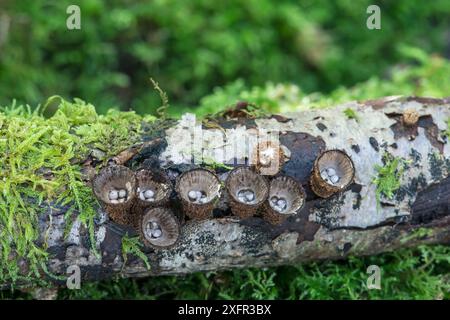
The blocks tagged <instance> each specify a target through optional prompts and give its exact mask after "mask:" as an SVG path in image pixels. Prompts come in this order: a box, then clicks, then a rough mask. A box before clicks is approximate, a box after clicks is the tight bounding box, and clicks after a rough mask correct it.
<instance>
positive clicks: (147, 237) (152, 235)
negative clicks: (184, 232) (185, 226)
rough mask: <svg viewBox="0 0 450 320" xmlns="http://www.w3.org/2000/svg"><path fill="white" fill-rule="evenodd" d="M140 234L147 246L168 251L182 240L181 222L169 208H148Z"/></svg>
mask: <svg viewBox="0 0 450 320" xmlns="http://www.w3.org/2000/svg"><path fill="white" fill-rule="evenodd" d="M139 233H140V236H141V239H142V241H143V243H144V244H145V245H146V246H150V247H153V248H155V249H167V248H170V247H173V246H174V245H175V244H176V243H177V241H178V239H179V238H180V233H181V228H180V222H179V221H178V219H177V217H176V216H175V215H174V214H173V212H172V211H171V210H170V209H168V208H161V207H159V208H148V209H147V210H146V211H145V212H144V214H143V215H142V218H141V223H140V229H139Z"/></svg>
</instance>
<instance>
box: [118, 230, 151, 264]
mask: <svg viewBox="0 0 450 320" xmlns="http://www.w3.org/2000/svg"><path fill="white" fill-rule="evenodd" d="M141 248H142V243H140V242H139V237H132V238H130V237H129V236H128V234H126V235H125V236H124V237H123V238H122V257H123V267H125V265H126V263H127V260H128V255H129V254H133V255H135V256H137V257H138V258H140V259H141V260H142V261H143V262H144V264H145V267H146V268H147V270H150V263H149V262H148V257H147V256H146V255H145V254H144V253H143V252H142V250H141Z"/></svg>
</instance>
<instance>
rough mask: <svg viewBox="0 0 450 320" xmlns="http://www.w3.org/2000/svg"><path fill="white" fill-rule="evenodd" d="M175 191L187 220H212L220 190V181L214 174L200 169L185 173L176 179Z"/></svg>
mask: <svg viewBox="0 0 450 320" xmlns="http://www.w3.org/2000/svg"><path fill="white" fill-rule="evenodd" d="M175 189H176V192H177V194H178V197H179V198H180V199H181V204H182V206H183V210H184V213H185V214H186V215H187V216H188V217H189V218H192V219H209V218H212V211H213V209H214V205H215V204H216V202H217V201H218V199H219V198H220V189H221V183H220V180H219V178H218V177H217V176H216V175H215V174H214V173H212V172H211V171H209V170H206V169H201V168H198V169H193V170H189V171H186V172H184V173H182V174H181V175H180V176H179V177H178V179H177V183H176V187H175Z"/></svg>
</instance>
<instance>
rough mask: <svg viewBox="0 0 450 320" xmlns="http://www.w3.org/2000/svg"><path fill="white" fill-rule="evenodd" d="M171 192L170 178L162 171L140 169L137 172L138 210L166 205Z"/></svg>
mask: <svg viewBox="0 0 450 320" xmlns="http://www.w3.org/2000/svg"><path fill="white" fill-rule="evenodd" d="M171 193H172V186H171V183H170V180H169V179H168V178H167V176H166V175H165V174H164V173H163V172H162V171H153V170H148V169H140V170H138V171H137V172H136V204H135V206H136V210H141V211H142V210H143V209H146V208H150V207H151V208H155V207H160V206H164V205H166V204H167V203H168V202H169V199H170V194H171Z"/></svg>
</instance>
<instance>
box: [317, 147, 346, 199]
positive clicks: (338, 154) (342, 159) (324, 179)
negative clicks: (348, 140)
mask: <svg viewBox="0 0 450 320" xmlns="http://www.w3.org/2000/svg"><path fill="white" fill-rule="evenodd" d="M354 177H355V166H354V164H353V161H352V159H351V158H350V157H349V156H348V155H347V154H346V153H345V152H344V151H341V150H328V151H325V152H323V153H321V154H320V155H319V156H318V157H317V159H316V161H315V162H314V166H313V172H312V174H311V178H310V182H311V188H312V190H313V192H314V193H315V194H316V195H318V196H319V197H322V198H329V197H331V196H332V195H333V194H335V193H338V192H341V191H343V190H345V188H347V187H348V186H349V185H350V184H351V183H352V182H353V179H354Z"/></svg>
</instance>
